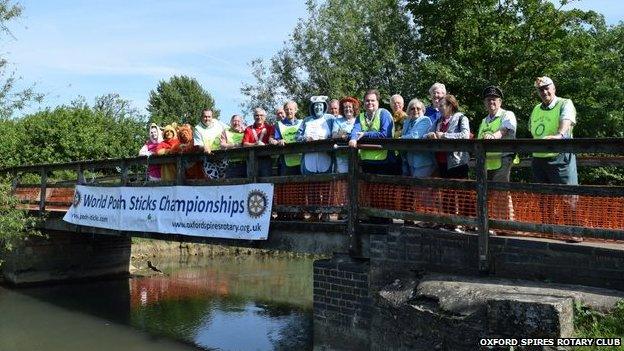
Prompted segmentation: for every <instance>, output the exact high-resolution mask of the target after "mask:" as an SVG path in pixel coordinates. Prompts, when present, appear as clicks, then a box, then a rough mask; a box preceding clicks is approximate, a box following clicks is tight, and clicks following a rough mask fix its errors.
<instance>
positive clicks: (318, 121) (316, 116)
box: [295, 96, 334, 174]
mask: <svg viewBox="0 0 624 351" xmlns="http://www.w3.org/2000/svg"><path fill="white" fill-rule="evenodd" d="M310 102H311V104H310V116H308V117H306V118H304V120H303V122H302V123H301V126H300V127H299V130H297V135H296V136H295V139H296V141H298V142H308V141H314V140H325V139H329V138H331V131H332V127H333V122H334V116H333V115H330V114H328V113H327V109H328V104H327V96H312V97H311V98H310ZM331 168H332V156H331V154H330V153H328V152H308V153H305V154H303V157H302V158H301V173H302V174H314V173H328V172H330V171H331Z"/></svg>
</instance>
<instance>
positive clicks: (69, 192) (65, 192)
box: [13, 188, 74, 211]
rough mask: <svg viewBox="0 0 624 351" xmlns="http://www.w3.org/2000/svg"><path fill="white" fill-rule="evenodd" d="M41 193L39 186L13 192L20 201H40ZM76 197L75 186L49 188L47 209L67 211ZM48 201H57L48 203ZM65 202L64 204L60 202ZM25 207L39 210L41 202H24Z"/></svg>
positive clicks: (46, 197)
mask: <svg viewBox="0 0 624 351" xmlns="http://www.w3.org/2000/svg"><path fill="white" fill-rule="evenodd" d="M40 194H41V190H40V189H38V188H17V189H15V191H14V192H13V195H15V197H17V198H18V199H19V200H20V201H31V202H33V201H39V196H40ZM73 199H74V189H73V188H47V189H46V195H45V201H46V210H48V211H65V210H67V208H68V207H69V206H70V205H71V203H72V201H73ZM48 202H53V203H55V204H54V205H52V204H47V203H48ZM59 203H63V204H59ZM23 206H24V207H25V208H27V209H29V210H37V209H39V204H34V203H31V204H24V205H23Z"/></svg>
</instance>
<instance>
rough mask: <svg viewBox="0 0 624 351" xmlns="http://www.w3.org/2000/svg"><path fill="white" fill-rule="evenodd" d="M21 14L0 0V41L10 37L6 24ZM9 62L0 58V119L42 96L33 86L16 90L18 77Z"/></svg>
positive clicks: (9, 4) (17, 6)
mask: <svg viewBox="0 0 624 351" xmlns="http://www.w3.org/2000/svg"><path fill="white" fill-rule="evenodd" d="M21 14H22V7H21V6H20V5H19V4H15V3H12V2H10V1H9V0H0V40H4V39H5V38H6V37H7V36H8V37H12V34H11V31H10V30H9V27H8V24H9V22H10V21H12V20H14V19H15V18H17V17H19V16H20V15H21ZM8 63H9V61H8V60H7V59H6V58H4V57H2V56H0V119H7V118H10V117H11V116H12V115H13V113H14V112H15V111H16V110H21V109H23V108H24V107H26V106H27V105H28V103H30V102H39V101H41V99H42V98H43V95H41V94H39V93H37V92H36V91H35V89H34V86H30V87H28V88H25V89H17V88H16V86H15V85H16V83H17V82H18V81H19V79H20V78H19V77H18V76H17V75H16V73H15V71H12V70H10V69H9V68H8Z"/></svg>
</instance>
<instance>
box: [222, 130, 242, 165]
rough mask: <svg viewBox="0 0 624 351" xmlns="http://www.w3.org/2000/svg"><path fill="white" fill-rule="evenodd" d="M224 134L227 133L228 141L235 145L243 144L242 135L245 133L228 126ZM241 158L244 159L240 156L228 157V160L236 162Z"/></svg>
mask: <svg viewBox="0 0 624 351" xmlns="http://www.w3.org/2000/svg"><path fill="white" fill-rule="evenodd" d="M225 134H226V135H227V140H228V142H230V143H232V144H234V145H236V146H237V147H241V146H243V136H244V135H245V133H243V132H241V133H239V132H237V131H235V130H232V128H228V129H226V130H225ZM242 160H244V158H243V157H242V156H238V157H232V158H230V161H232V162H238V161H242Z"/></svg>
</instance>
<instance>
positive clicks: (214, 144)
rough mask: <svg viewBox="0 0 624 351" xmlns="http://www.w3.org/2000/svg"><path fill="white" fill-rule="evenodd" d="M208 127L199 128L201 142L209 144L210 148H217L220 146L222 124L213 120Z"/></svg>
mask: <svg viewBox="0 0 624 351" xmlns="http://www.w3.org/2000/svg"><path fill="white" fill-rule="evenodd" d="M213 123H214V124H213V125H212V126H211V127H210V128H205V127H204V128H202V129H201V130H200V134H201V138H202V142H203V143H204V145H210V150H219V149H220V148H221V133H223V124H221V123H220V122H219V121H214V122H213Z"/></svg>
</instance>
